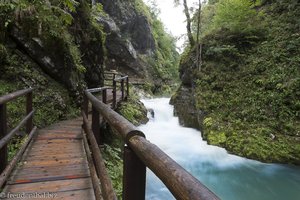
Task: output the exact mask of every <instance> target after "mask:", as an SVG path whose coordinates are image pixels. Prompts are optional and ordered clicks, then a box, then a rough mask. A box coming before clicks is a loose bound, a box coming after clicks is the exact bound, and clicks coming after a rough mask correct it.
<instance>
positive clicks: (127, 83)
mask: <svg viewBox="0 0 300 200" xmlns="http://www.w3.org/2000/svg"><path fill="white" fill-rule="evenodd" d="M128 97H129V77H128V76H127V79H126V100H127V99H128Z"/></svg>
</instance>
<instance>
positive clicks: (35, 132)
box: [0, 74, 218, 200]
mask: <svg viewBox="0 0 300 200" xmlns="http://www.w3.org/2000/svg"><path fill="white" fill-rule="evenodd" d="M112 75H113V78H112V79H111V83H112V84H111V86H108V87H102V88H94V89H87V90H86V91H85V92H84V103H83V105H82V111H81V113H82V117H78V118H76V119H73V120H67V121H61V122H59V123H56V124H53V125H51V126H49V127H47V128H44V129H37V127H34V126H33V122H32V119H33V116H34V109H33V107H32V93H33V91H34V89H31V88H29V89H24V90H20V91H17V92H14V93H11V94H8V95H5V96H2V97H0V173H1V175H0V189H1V190H0V199H67V200H69V199H70V200H72V199H78V200H93V199H97V200H100V199H105V200H115V199H117V197H116V194H115V192H114V189H113V187H112V183H111V179H110V177H109V176H108V173H107V171H106V167H105V163H104V160H103V158H102V155H101V150H100V148H99V145H101V144H102V143H103V141H102V139H103V132H100V126H101V124H103V123H108V124H109V125H110V126H111V127H112V128H114V129H115V130H116V131H117V132H118V134H119V136H120V138H122V140H123V141H124V144H125V146H124V150H123V159H124V166H123V169H124V170H123V199H124V200H143V199H145V180H146V167H148V168H149V169H150V170H152V171H153V172H154V173H155V174H156V175H157V177H158V178H160V179H161V181H162V182H163V183H164V184H165V185H166V186H167V187H168V189H169V190H170V191H171V193H172V194H173V195H174V197H175V198H176V199H192V200H194V199H199V200H200V199H202V200H214V199H218V197H217V196H216V195H214V194H213V193H212V192H211V191H210V190H209V189H207V188H206V187H205V186H204V185H203V184H202V183H200V182H199V181H198V180H197V179H196V178H194V177H193V176H192V175H191V174H189V173H188V172H187V171H186V170H185V169H183V168H182V167H181V166H180V165H179V164H177V163H176V162H175V161H174V160H172V159H171V158H170V157H169V156H167V155H166V154H165V153H164V152H163V151H162V150H161V149H159V148H158V147H157V146H155V145H154V144H152V143H151V142H149V141H148V140H146V138H145V135H144V134H143V133H142V132H141V131H139V130H138V129H137V128H136V127H135V126H134V125H132V124H131V123H130V122H128V121H127V120H126V119H125V118H124V117H122V116H121V115H119V114H118V113H116V112H115V111H114V109H115V108H116V106H117V103H118V102H119V101H124V100H126V99H127V98H128V97H129V84H128V76H117V75H116V74H112ZM99 93H100V94H101V95H99ZM21 96H25V97H26V117H25V118H24V119H23V120H22V121H21V122H20V123H19V125H18V126H17V127H15V128H14V129H12V130H11V131H10V132H9V133H8V132H7V121H6V120H7V117H6V104H7V103H9V102H10V101H12V100H14V99H16V98H21ZM90 112H91V115H90V114H89V113H90ZM22 126H25V127H26V133H27V136H26V137H27V140H26V141H25V143H24V144H23V145H22V147H21V148H20V150H19V152H18V153H17V154H16V155H15V157H14V158H13V159H12V160H11V161H10V162H9V163H8V158H7V153H8V150H7V144H8V143H9V141H10V140H11V139H12V138H13V137H14V135H15V134H16V133H17V132H18V131H19V129H20V128H21V127H22Z"/></svg>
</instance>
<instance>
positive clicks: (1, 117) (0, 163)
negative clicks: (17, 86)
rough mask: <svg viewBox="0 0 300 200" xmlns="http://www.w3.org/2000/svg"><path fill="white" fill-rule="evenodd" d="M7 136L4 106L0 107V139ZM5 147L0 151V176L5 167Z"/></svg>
mask: <svg viewBox="0 0 300 200" xmlns="http://www.w3.org/2000/svg"><path fill="white" fill-rule="evenodd" d="M6 134H7V118H6V104H5V103H4V104H1V105H0V139H2V138H3V137H4V136H5V135H6ZM7 159H8V156H7V145H5V146H4V147H2V148H1V149H0V174H1V173H2V172H3V170H4V169H5V167H6V165H7Z"/></svg>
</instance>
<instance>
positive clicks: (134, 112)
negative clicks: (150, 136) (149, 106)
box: [117, 97, 148, 126]
mask: <svg viewBox="0 0 300 200" xmlns="http://www.w3.org/2000/svg"><path fill="white" fill-rule="evenodd" d="M117 112H119V113H120V114H121V115H122V116H123V117H125V118H126V119H127V120H128V121H130V122H131V123H133V124H134V125H136V126H137V125H139V124H142V123H146V122H147V121H148V118H147V110H146V108H145V107H144V105H143V104H142V103H141V102H140V101H139V99H138V98H136V97H130V98H129V99H128V101H124V102H121V104H120V106H119V107H118V110H117Z"/></svg>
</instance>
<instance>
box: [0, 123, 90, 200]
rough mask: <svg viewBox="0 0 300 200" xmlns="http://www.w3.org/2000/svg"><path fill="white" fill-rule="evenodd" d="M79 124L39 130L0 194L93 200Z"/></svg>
mask: <svg viewBox="0 0 300 200" xmlns="http://www.w3.org/2000/svg"><path fill="white" fill-rule="evenodd" d="M81 125H82V119H81V118H78V119H75V120H69V121H63V122H59V123H57V124H54V125H52V126H50V127H48V128H45V129H41V130H39V131H38V133H37V135H36V137H35V138H34V139H33V140H32V142H31V144H30V145H29V147H28V148H27V150H26V152H25V153H24V156H23V158H22V160H21V162H20V164H19V166H18V167H17V169H16V170H15V171H14V172H13V174H12V175H11V177H10V178H9V180H8V182H7V185H6V187H5V188H4V191H3V192H4V193H5V194H6V195H10V194H11V195H18V194H24V196H23V197H25V198H22V199H49V198H50V197H52V196H51V195H53V196H55V197H56V198H55V199H68V200H73V199H78V200H93V199H95V195H94V190H93V186H92V181H91V178H90V171H89V167H88V162H87V157H86V153H85V149H84V146H83V137H82V130H81ZM30 195H33V196H30ZM34 195H36V196H35V197H39V198H33V197H34ZM38 195H40V196H38ZM47 195H48V196H47ZM11 197H12V196H11ZM47 197H48V198H47ZM6 199H13V198H6ZM15 199H17V198H15ZM19 199H20V198H19Z"/></svg>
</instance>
